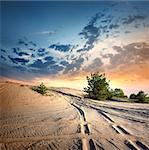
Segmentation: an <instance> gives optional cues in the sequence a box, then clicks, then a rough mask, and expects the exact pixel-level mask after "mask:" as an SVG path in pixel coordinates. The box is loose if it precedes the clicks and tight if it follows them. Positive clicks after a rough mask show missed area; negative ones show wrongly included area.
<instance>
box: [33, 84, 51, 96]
mask: <svg viewBox="0 0 149 150" xmlns="http://www.w3.org/2000/svg"><path fill="white" fill-rule="evenodd" d="M32 89H33V90H34V91H36V92H38V93H40V94H42V95H44V94H46V93H47V90H48V89H47V87H46V86H45V85H44V84H43V83H41V84H40V85H39V86H37V87H33V88H32Z"/></svg>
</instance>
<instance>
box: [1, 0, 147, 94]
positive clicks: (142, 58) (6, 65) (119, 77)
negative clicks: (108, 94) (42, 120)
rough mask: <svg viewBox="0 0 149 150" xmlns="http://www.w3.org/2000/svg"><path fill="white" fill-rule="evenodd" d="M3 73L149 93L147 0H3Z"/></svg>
mask: <svg viewBox="0 0 149 150" xmlns="http://www.w3.org/2000/svg"><path fill="white" fill-rule="evenodd" d="M0 3H1V23H0V29H1V30H0V36H1V37H0V55H1V59H0V70H1V75H0V76H1V77H2V78H7V79H12V80H18V81H24V82H28V83H40V82H42V81H43V82H44V83H45V84H46V85H48V86H60V87H71V88H78V89H83V87H85V86H86V84H87V82H86V76H87V75H90V74H91V73H94V72H97V71H98V72H99V73H105V74H106V76H107V78H108V79H109V80H110V86H111V87H112V88H116V87H117V88H122V89H123V90H124V91H125V92H126V94H130V93H132V92H137V91H139V90H144V91H145V92H147V93H149V9H148V8H149V2H148V1H137V2H135V1H121V2H119V1H105V2H104V1H65V2H64V1H55V2H54V1H43V2H42V1H36V2H35V1H23V2H21V1H1V2H0Z"/></svg>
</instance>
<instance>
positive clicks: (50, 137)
mask: <svg viewBox="0 0 149 150" xmlns="http://www.w3.org/2000/svg"><path fill="white" fill-rule="evenodd" d="M0 96H1V97H0V112H1V113H0V149H1V150H80V149H82V150H100V149H101V150H103V149H105V150H112V149H113V150H116V149H120V150H129V149H131V150H135V149H138V150H142V149H149V140H148V139H149V105H148V104H132V103H124V102H109V101H106V102H99V101H95V100H90V99H84V98H83V93H82V92H81V91H79V90H73V89H67V88H50V90H48V94H47V96H42V95H41V94H38V93H37V92H35V91H33V90H31V86H27V85H23V84H17V83H11V82H1V83H0Z"/></svg>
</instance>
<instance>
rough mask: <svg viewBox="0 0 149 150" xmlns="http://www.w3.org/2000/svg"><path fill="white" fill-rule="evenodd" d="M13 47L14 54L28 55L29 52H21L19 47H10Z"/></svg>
mask: <svg viewBox="0 0 149 150" xmlns="http://www.w3.org/2000/svg"><path fill="white" fill-rule="evenodd" d="M12 49H13V52H14V53H15V54H17V55H18V56H24V55H25V56H29V55H30V54H28V53H26V52H21V51H20V48H12Z"/></svg>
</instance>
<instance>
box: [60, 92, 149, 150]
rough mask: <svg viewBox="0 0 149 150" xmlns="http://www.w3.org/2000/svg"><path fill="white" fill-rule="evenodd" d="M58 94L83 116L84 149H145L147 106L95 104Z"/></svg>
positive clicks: (148, 119) (148, 128)
mask: <svg viewBox="0 0 149 150" xmlns="http://www.w3.org/2000/svg"><path fill="white" fill-rule="evenodd" d="M59 92H60V93H61V94H63V95H66V96H67V97H69V100H70V102H71V103H72V104H73V105H74V104H75V105H74V107H76V105H77V107H76V108H77V109H78V110H79V112H80V114H81V115H82V116H83V117H85V116H86V117H85V123H86V124H87V128H88V132H87V133H89V135H90V136H88V137H87V140H86V142H87V143H86V145H87V146H86V147H87V149H90V150H92V149H93V150H94V149H130V150H149V146H148V145H149V140H148V139H149V105H146V104H129V103H121V102H97V101H92V100H88V99H83V98H82V97H80V96H76V95H73V93H72V94H71V93H69V94H68V93H67V91H66V92H63V91H59ZM84 110H85V111H84ZM84 130H85V128H84ZM86 147H85V148H84V149H86Z"/></svg>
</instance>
